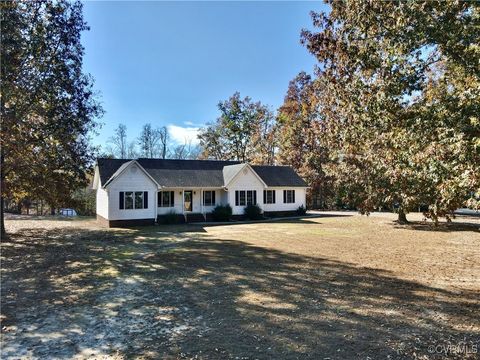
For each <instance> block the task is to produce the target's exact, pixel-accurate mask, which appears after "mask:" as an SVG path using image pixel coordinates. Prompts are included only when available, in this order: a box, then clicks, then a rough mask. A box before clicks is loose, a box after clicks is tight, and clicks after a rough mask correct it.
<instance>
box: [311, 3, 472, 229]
mask: <svg viewBox="0 0 480 360" xmlns="http://www.w3.org/2000/svg"><path fill="white" fill-rule="evenodd" d="M329 3H330V6H331V12H330V13H328V14H327V13H312V19H313V24H314V26H315V27H316V30H315V31H306V30H305V31H303V33H302V42H303V43H304V44H305V45H306V47H307V49H308V50H309V51H310V52H311V53H312V54H313V55H314V56H315V57H316V58H317V59H318V61H319V66H318V67H317V78H316V80H315V83H316V85H315V88H316V95H315V96H316V99H317V102H318V104H319V105H318V106H319V108H318V111H319V113H321V114H322V117H323V119H324V124H325V128H324V130H323V131H322V133H321V135H322V136H323V137H324V138H325V141H326V143H327V144H328V147H329V149H330V151H331V160H333V162H332V163H331V164H332V165H331V166H330V167H329V172H330V174H332V175H334V176H335V177H336V179H337V186H338V187H339V188H342V189H343V190H344V194H345V200H347V201H349V202H350V203H353V204H355V206H357V207H359V208H360V210H361V211H362V212H367V213H368V212H369V211H372V210H373V209H374V208H376V207H378V206H382V205H388V206H393V205H396V206H398V207H399V215H400V216H399V219H400V220H402V221H404V220H406V218H405V216H404V214H405V213H407V212H408V211H411V210H413V209H416V208H417V207H418V206H419V205H422V204H423V205H428V211H426V215H427V216H429V217H432V218H433V219H434V220H437V219H438V217H439V216H448V215H449V214H451V213H452V212H453V211H454V210H455V209H456V208H458V207H459V206H463V205H464V204H465V203H466V201H467V200H468V199H469V197H470V200H472V198H471V193H472V192H477V196H478V191H479V183H480V182H479V176H480V172H479V166H478V164H479V163H480V157H479V147H480V137H479V134H480V125H479V117H478V114H479V113H480V111H479V110H480V109H479V106H480V78H479V74H480V47H479V44H478V39H479V38H480V26H479V20H480V19H479V17H480V15H479V6H478V4H476V3H474V2H454V1H448V2H370V1H344V2H340V1H329ZM319 135H320V134H319Z"/></svg>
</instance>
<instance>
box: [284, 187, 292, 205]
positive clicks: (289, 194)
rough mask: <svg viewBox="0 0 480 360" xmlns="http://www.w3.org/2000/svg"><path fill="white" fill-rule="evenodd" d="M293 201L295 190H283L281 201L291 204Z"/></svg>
mask: <svg viewBox="0 0 480 360" xmlns="http://www.w3.org/2000/svg"><path fill="white" fill-rule="evenodd" d="M294 202H295V190H283V203H284V204H293V203H294Z"/></svg>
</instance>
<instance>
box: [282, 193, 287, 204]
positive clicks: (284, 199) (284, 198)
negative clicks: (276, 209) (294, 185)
mask: <svg viewBox="0 0 480 360" xmlns="http://www.w3.org/2000/svg"><path fill="white" fill-rule="evenodd" d="M286 202H287V190H283V203H284V204H285V203H286Z"/></svg>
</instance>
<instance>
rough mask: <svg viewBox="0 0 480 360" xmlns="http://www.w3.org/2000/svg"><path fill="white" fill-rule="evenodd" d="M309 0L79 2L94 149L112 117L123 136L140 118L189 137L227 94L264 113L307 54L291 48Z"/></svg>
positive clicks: (307, 24) (304, 23)
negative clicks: (96, 111) (99, 108)
mask: <svg viewBox="0 0 480 360" xmlns="http://www.w3.org/2000/svg"><path fill="white" fill-rule="evenodd" d="M323 6H324V5H323V4H322V3H319V2H242V3H240V2H176V3H173V2H86V3H85V5H84V16H85V20H86V21H87V22H88V24H89V26H90V28H91V30H90V31H88V32H85V33H84V34H83V37H82V42H83V44H84V46H85V52H86V53H85V57H84V69H85V71H86V72H89V73H90V74H92V75H93V77H94V79H95V88H96V90H98V91H99V92H100V93H101V101H102V104H103V107H104V109H105V111H106V113H105V115H104V117H103V118H102V119H101V122H102V123H104V125H103V127H102V129H101V130H100V134H99V135H98V136H95V137H94V138H93V142H94V143H95V144H97V145H104V144H105V143H106V141H107V139H108V138H109V137H110V136H111V135H112V133H113V129H114V128H116V127H117V126H118V124H119V123H124V124H125V125H127V129H128V133H129V137H130V138H129V140H133V139H134V137H136V136H137V135H138V133H139V132H140V129H141V126H142V125H143V124H145V123H147V122H150V123H152V124H153V125H155V126H168V127H169V130H170V133H171V137H172V139H173V140H174V141H175V140H176V141H177V142H183V139H185V138H192V137H195V132H196V129H197V128H198V127H200V126H202V125H204V124H205V123H207V122H211V121H214V120H215V119H216V118H217V117H218V110H217V104H218V102H219V101H220V100H225V99H227V98H228V97H230V96H231V95H232V94H233V93H234V92H235V91H240V93H241V95H242V96H246V95H248V96H250V97H252V98H253V99H254V100H255V101H261V102H262V103H264V104H268V105H270V106H271V107H272V109H276V108H278V106H279V105H281V103H282V102H283V97H284V95H285V93H286V90H287V86H288V82H289V81H290V80H291V79H292V78H293V77H295V75H296V74H297V73H298V72H300V71H302V70H305V71H307V72H310V73H311V72H312V71H313V67H314V64H315V59H314V58H313V56H311V55H310V54H309V53H308V51H307V50H306V49H305V48H304V47H303V46H302V45H300V31H301V29H302V28H311V19H310V16H309V11H310V10H316V11H318V10H320V8H321V7H323Z"/></svg>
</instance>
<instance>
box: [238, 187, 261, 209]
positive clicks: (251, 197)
mask: <svg viewBox="0 0 480 360" xmlns="http://www.w3.org/2000/svg"><path fill="white" fill-rule="evenodd" d="M256 204H257V191H256V190H236V191H235V206H245V205H256Z"/></svg>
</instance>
